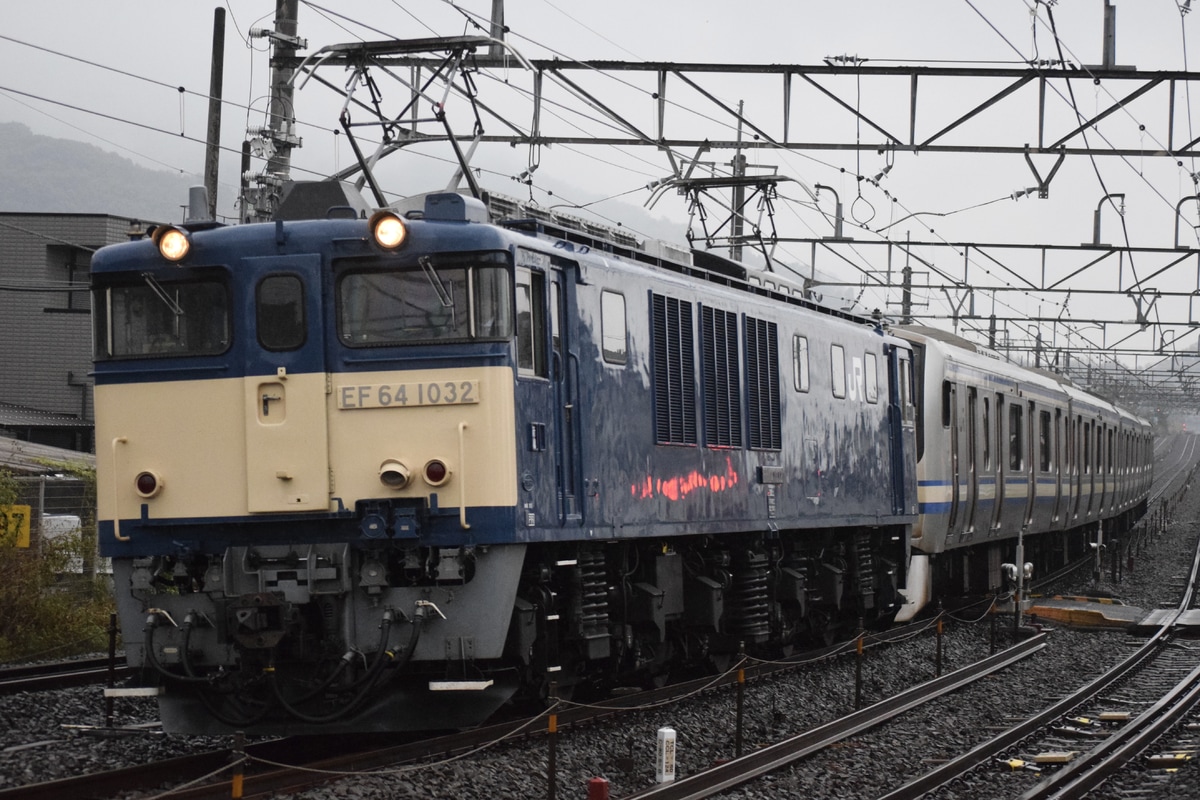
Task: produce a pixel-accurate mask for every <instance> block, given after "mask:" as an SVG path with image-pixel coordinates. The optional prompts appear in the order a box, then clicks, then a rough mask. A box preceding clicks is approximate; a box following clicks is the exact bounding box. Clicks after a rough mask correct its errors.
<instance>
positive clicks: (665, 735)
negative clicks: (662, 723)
mask: <svg viewBox="0 0 1200 800" xmlns="http://www.w3.org/2000/svg"><path fill="white" fill-rule="evenodd" d="M654 779H655V780H656V781H658V782H659V783H670V782H671V781H673V780H675V729H674V728H659V729H658V749H657V751H656V756H655V759H654Z"/></svg>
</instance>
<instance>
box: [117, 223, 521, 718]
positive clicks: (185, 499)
mask: <svg viewBox="0 0 1200 800" xmlns="http://www.w3.org/2000/svg"><path fill="white" fill-rule="evenodd" d="M441 222H442V223H446V224H438V223H433V224H430V223H423V222H416V223H413V222H411V221H408V220H404V219H402V218H400V217H399V216H397V215H394V214H382V215H377V217H376V218H373V219H372V220H370V222H369V223H366V222H364V221H363V220H323V221H304V222H290V223H283V222H280V223H276V224H274V225H271V224H266V225H249V226H239V227H236V228H221V227H211V228H209V229H200V230H190V231H189V230H184V229H177V228H170V229H167V230H160V232H159V234H158V235H156V236H155V237H154V238H153V240H143V241H139V242H132V243H129V244H125V245H120V246H116V247H113V248H108V249H107V250H105V251H102V252H101V253H100V254H98V256H97V258H96V259H95V262H94V269H93V273H94V274H93V296H94V302H95V308H96V320H97V323H96V324H97V328H96V351H97V352H96V405H97V436H98V441H100V442H103V444H102V445H101V447H102V449H103V451H104V452H103V454H102V456H101V457H100V459H99V462H100V464H99V467H98V484H99V495H100V497H99V519H100V530H101V537H102V548H103V551H104V553H105V554H106V555H111V556H112V557H113V558H114V572H115V575H114V577H115V580H116V586H117V595H118V605H119V611H120V615H121V618H122V628H123V632H124V642H125V647H126V652H127V654H128V658H129V661H130V663H131V664H132V665H135V666H138V667H142V668H143V675H145V676H146V678H147V681H146V682H147V683H150V684H154V685H157V686H158V687H160V689H159V690H160V692H161V694H160V707H161V711H162V715H163V721H164V725H165V726H166V728H167V729H168V730H175V731H184V732H206V731H221V730H230V729H235V728H236V729H244V730H250V731H256V732H285V731H286V732H288V733H298V732H305V731H317V730H319V731H322V732H329V731H332V730H338V729H345V730H404V729H418V728H429V727H446V728H450V727H458V726H462V725H470V724H474V723H477V722H479V721H480V720H482V719H484V718H486V717H487V716H488V715H489V714H491V713H492V711H494V710H495V708H496V707H497V706H498V705H499V704H501V703H502V702H504V701H505V700H506V699H507V698H508V696H509V695H510V694H511V692H512V690H513V688H514V685H515V684H514V680H513V678H512V676H511V675H510V673H509V672H508V671H506V670H504V669H503V668H501V667H500V660H501V657H502V655H503V651H504V646H505V638H506V634H507V631H508V626H509V617H510V615H511V610H512V608H513V603H514V599H515V596H516V588H517V582H518V578H519V575H520V570H521V565H522V562H523V558H524V549H525V547H524V545H523V544H520V543H516V542H514V537H513V530H514V520H515V518H516V508H515V507H516V493H517V489H516V483H517V479H516V455H515V451H516V434H515V431H514V424H513V413H514V401H513V383H514V379H513V367H512V358H513V354H512V350H513V347H514V345H513V343H512V341H511V339H512V332H513V328H514V320H513V311H512V309H513V288H512V281H513V272H512V268H511V265H510V258H509V256H508V254H507V253H506V252H505V250H504V249H503V247H502V245H500V244H499V243H498V242H496V241H488V240H487V239H488V237H487V235H486V233H485V234H483V235H482V238H480V237H479V236H474V237H473V236H472V235H470V234H469V233H468V232H467V230H466V229H467V227H468V226H466V225H461V224H460V225H455V224H453V222H454V221H453V220H443V221H441ZM463 222H465V220H463ZM475 227H482V226H475ZM485 230H486V229H485Z"/></svg>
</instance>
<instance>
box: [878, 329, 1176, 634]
mask: <svg viewBox="0 0 1200 800" xmlns="http://www.w3.org/2000/svg"><path fill="white" fill-rule="evenodd" d="M897 333H898V335H900V336H901V337H903V338H904V339H906V340H907V341H909V342H910V343H911V344H912V346H913V351H914V353H913V360H914V363H915V365H916V372H917V376H918V377H917V385H918V387H919V390H918V395H919V397H918V403H919V405H920V412H919V413H918V423H917V426H918V434H917V440H918V443H917V483H918V490H917V491H918V496H919V497H920V505H921V516H920V519H919V520H918V522H917V525H916V527H915V529H914V531H913V538H912V543H913V557H912V559H911V561H910V573H909V576H908V585H907V590H906V596H907V603H906V608H905V609H904V610H903V611H901V613H900V615H899V619H901V620H904V619H908V618H910V617H912V616H913V615H914V614H915V613H916V611H917V610H919V609H920V608H921V607H922V606H923V605H924V603H925V602H926V601H927V600H928V598H929V597H931V596H932V594H933V591H934V587H935V586H937V587H940V589H941V590H942V591H944V592H950V593H954V594H957V593H972V592H974V593H980V592H982V591H986V590H987V589H988V588H989V587H997V586H1000V585H1001V584H1002V579H1001V564H1002V561H1003V560H1004V559H1011V558H1012V557H1013V550H1012V542H1013V540H1014V539H1016V538H1017V537H1018V536H1019V535H1021V534H1029V537H1028V538H1027V539H1024V546H1025V548H1026V553H1025V556H1026V558H1027V559H1029V561H1030V563H1035V564H1038V565H1039V566H1040V567H1041V568H1042V569H1049V568H1052V567H1058V566H1063V565H1065V564H1067V563H1068V562H1069V561H1071V560H1073V559H1075V558H1078V557H1079V556H1081V555H1083V554H1084V553H1085V552H1086V550H1087V548H1088V547H1090V546H1093V545H1095V546H1102V545H1103V543H1104V534H1105V533H1108V532H1112V531H1123V530H1127V529H1128V528H1130V527H1131V526H1132V524H1133V523H1134V522H1136V521H1137V519H1138V518H1140V517H1141V516H1142V515H1143V514H1144V513H1145V511H1146V502H1147V497H1148V496H1149V492H1150V484H1151V482H1152V480H1153V449H1154V441H1153V434H1152V432H1151V429H1150V425H1149V423H1148V422H1147V421H1146V420H1143V419H1140V418H1138V417H1136V416H1134V415H1132V414H1130V413H1128V412H1127V411H1124V410H1122V409H1120V408H1117V407H1116V406H1114V405H1112V404H1111V403H1108V402H1106V401H1104V400H1102V399H1100V398H1098V397H1096V396H1094V395H1091V394H1088V393H1087V392H1084V391H1083V390H1081V389H1079V388H1078V387H1077V386H1075V385H1074V384H1073V383H1071V382H1069V381H1067V380H1065V379H1063V378H1062V377H1061V376H1059V375H1056V374H1052V373H1048V372H1044V371H1041V370H1032V369H1024V368H1020V367H1018V366H1016V365H1014V364H1011V363H1009V362H1007V361H1004V360H1003V359H1001V357H1000V356H999V355H998V354H996V353H995V352H993V351H990V350H987V349H986V348H983V347H980V346H978V345H976V344H974V343H972V342H969V341H967V340H965V339H962V338H960V337H957V336H954V335H953V334H950V333H947V332H945V331H939V330H935V329H932V328H919V327H910V328H901V329H899V330H898V331H897ZM1097 533H1099V534H1100V535H1099V536H1097V535H1096V534H1097ZM1022 561H1024V559H1022Z"/></svg>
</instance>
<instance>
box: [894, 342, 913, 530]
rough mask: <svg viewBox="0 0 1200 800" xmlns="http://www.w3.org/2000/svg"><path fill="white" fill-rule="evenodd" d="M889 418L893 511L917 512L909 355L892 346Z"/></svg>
mask: <svg viewBox="0 0 1200 800" xmlns="http://www.w3.org/2000/svg"><path fill="white" fill-rule="evenodd" d="M888 377H889V381H888V390H889V391H888V393H889V397H888V403H889V406H890V407H889V413H888V416H889V417H890V418H891V420H892V432H891V435H892V448H891V450H892V470H891V472H892V498H893V501H892V508H893V511H894V513H896V514H915V513H917V428H916V426H917V407H916V398H915V396H914V395H913V390H914V387H915V384H914V382H913V369H912V354H911V353H910V352H909V351H908V350H905V349H903V348H901V347H895V346H893V347H892V348H891V353H890V354H889V358H888Z"/></svg>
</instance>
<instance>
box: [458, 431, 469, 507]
mask: <svg viewBox="0 0 1200 800" xmlns="http://www.w3.org/2000/svg"><path fill="white" fill-rule="evenodd" d="M466 430H467V423H466V422H465V421H464V422H460V423H458V524H459V525H461V526H462V529H463V530H469V529H470V527H471V525H470V523H468V522H467V437H466Z"/></svg>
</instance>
